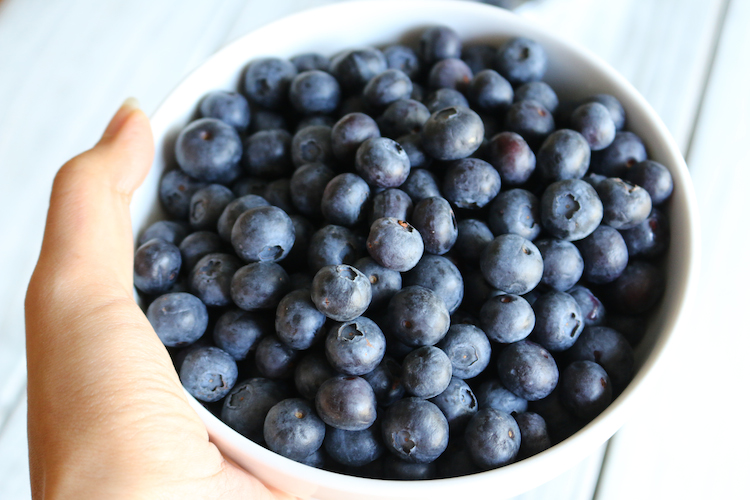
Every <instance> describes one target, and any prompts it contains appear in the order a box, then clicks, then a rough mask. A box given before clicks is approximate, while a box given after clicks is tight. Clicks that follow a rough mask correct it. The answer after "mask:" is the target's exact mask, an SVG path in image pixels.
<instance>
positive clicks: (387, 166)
mask: <svg viewBox="0 0 750 500" xmlns="http://www.w3.org/2000/svg"><path fill="white" fill-rule="evenodd" d="M355 168H356V170H357V173H358V174H359V175H361V176H362V178H363V179H364V180H365V181H366V182H367V183H368V184H370V185H371V186H374V187H376V188H396V187H398V186H400V185H401V184H403V183H404V181H405V180H406V178H407V177H408V176H409V171H410V168H411V165H410V164H409V156H408V155H407V154H406V151H404V148H402V147H401V146H400V145H399V144H398V143H397V142H396V141H394V140H393V139H388V138H387V137H375V138H372V139H368V140H366V141H365V142H363V143H362V144H361V145H360V146H359V148H358V149H357V154H356V159H355Z"/></svg>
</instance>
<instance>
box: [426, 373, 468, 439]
mask: <svg viewBox="0 0 750 500" xmlns="http://www.w3.org/2000/svg"><path fill="white" fill-rule="evenodd" d="M430 402H432V403H434V404H435V405H436V406H437V407H438V408H440V411H442V412H443V415H445V418H446V420H448V427H449V429H450V432H451V433H454V434H457V433H459V432H461V431H463V430H464V428H465V427H466V424H468V423H469V420H471V417H472V416H473V415H474V414H475V413H476V412H477V411H478V410H479V405H478V404H477V398H476V396H474V392H473V391H472V390H471V387H469V384H467V383H466V382H464V381H463V380H461V379H460V378H456V377H453V378H452V379H451V382H450V384H448V387H447V388H446V389H445V390H444V391H443V392H441V393H440V394H438V395H437V396H435V397H434V398H432V399H430Z"/></svg>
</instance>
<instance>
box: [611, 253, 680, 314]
mask: <svg viewBox="0 0 750 500" xmlns="http://www.w3.org/2000/svg"><path fill="white" fill-rule="evenodd" d="M664 287H665V283H664V274H663V271H662V270H661V269H659V268H658V267H656V266H654V265H653V264H649V263H648V262H640V261H633V262H630V263H629V264H628V266H627V267H626V268H625V270H624V271H623V272H622V274H621V275H620V276H619V277H618V278H617V279H616V280H615V281H613V282H612V283H611V284H609V285H608V286H607V289H606V291H605V295H606V297H607V299H608V301H607V302H606V303H607V304H608V306H609V305H611V306H612V307H614V308H616V309H617V310H618V311H620V312H622V313H624V314H643V313H645V312H646V311H648V310H649V309H651V308H652V307H653V306H654V305H655V304H656V303H657V302H658V301H659V299H660V298H661V296H662V295H663V294H664Z"/></svg>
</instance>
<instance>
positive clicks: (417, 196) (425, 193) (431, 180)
mask: <svg viewBox="0 0 750 500" xmlns="http://www.w3.org/2000/svg"><path fill="white" fill-rule="evenodd" d="M401 189H403V190H404V192H405V193H406V194H407V195H409V197H410V198H411V200H412V201H413V202H414V203H419V202H420V201H422V200H424V199H425V198H433V197H439V196H442V195H441V194H440V188H438V185H437V180H436V179H435V175H434V174H433V173H432V172H430V171H429V170H425V169H423V168H414V169H412V170H411V172H410V173H409V177H407V178H406V181H405V182H404V183H403V184H402V185H401Z"/></svg>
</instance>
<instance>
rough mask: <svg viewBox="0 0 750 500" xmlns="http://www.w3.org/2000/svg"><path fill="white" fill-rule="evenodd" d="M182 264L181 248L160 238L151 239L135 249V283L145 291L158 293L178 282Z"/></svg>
mask: <svg viewBox="0 0 750 500" xmlns="http://www.w3.org/2000/svg"><path fill="white" fill-rule="evenodd" d="M181 266H182V255H181V254H180V250H179V249H178V248H177V247H176V246H174V245H173V244H171V243H167V242H166V241H164V240H160V239H158V238H156V239H153V240H149V241H147V242H146V243H144V244H143V245H141V246H140V247H138V249H137V250H136V251H135V258H134V259H133V283H134V284H135V287H136V288H137V289H138V290H140V291H141V292H143V293H146V294H149V295H157V294H161V293H165V292H167V291H169V289H170V288H171V287H172V286H173V285H174V284H175V283H177V280H178V278H179V276H180V268H181Z"/></svg>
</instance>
